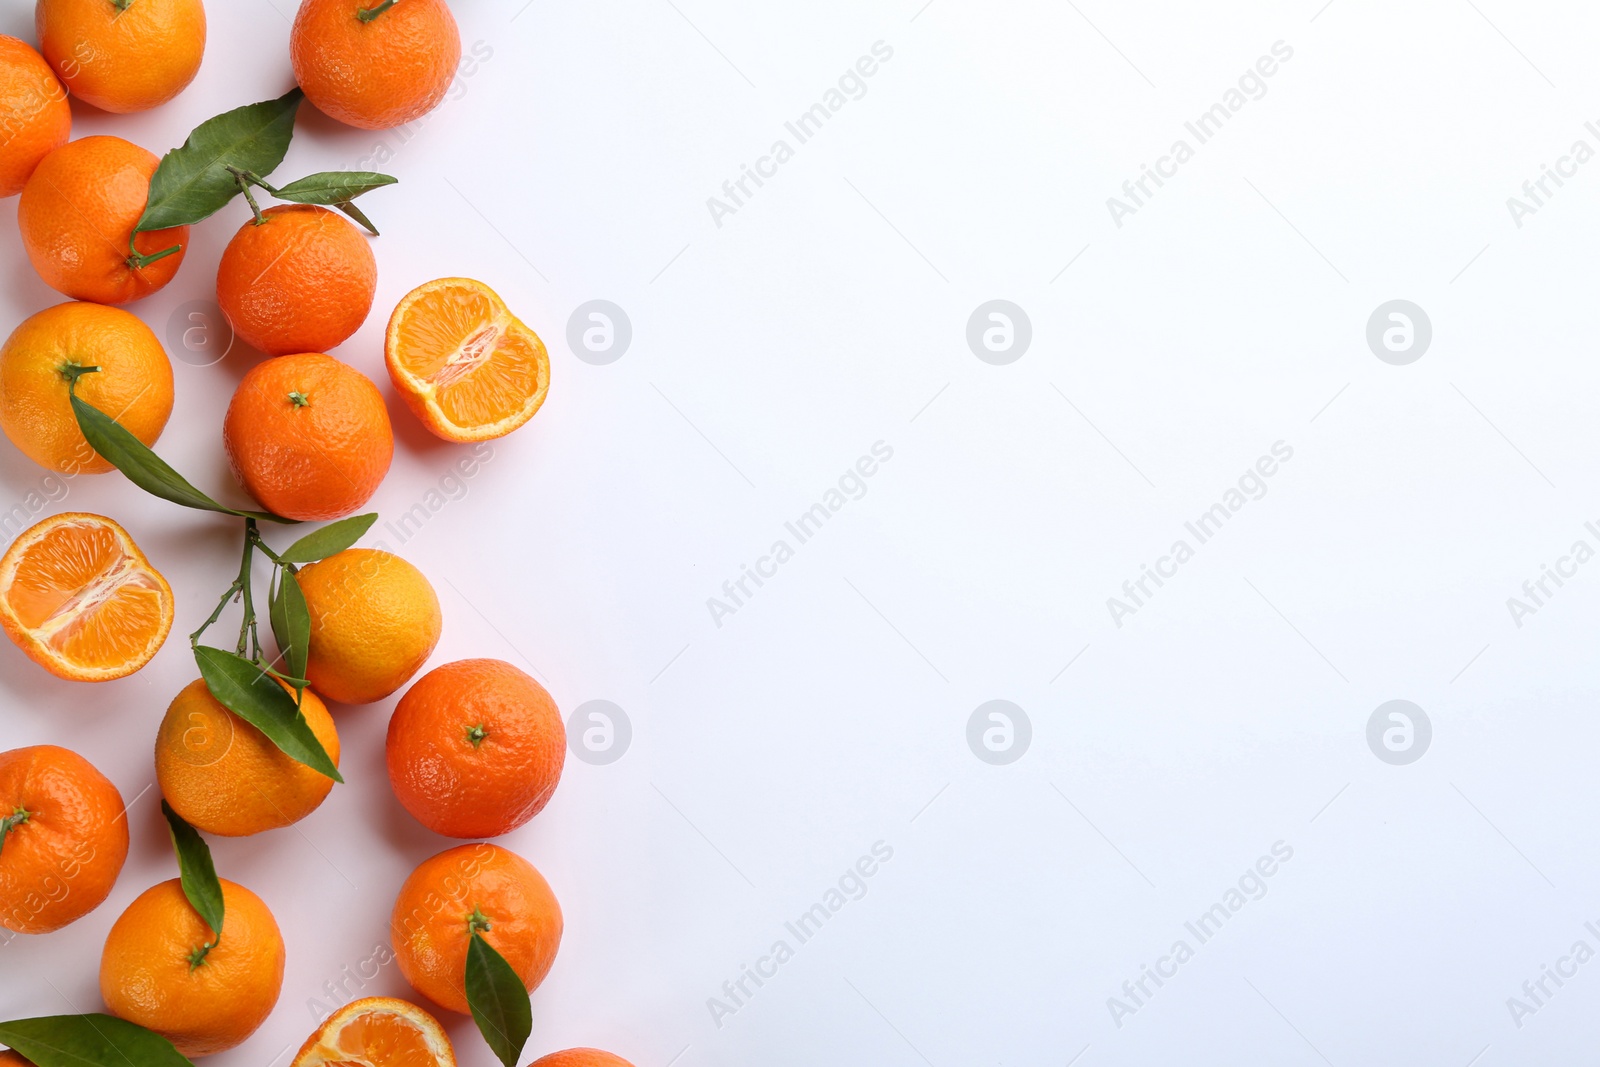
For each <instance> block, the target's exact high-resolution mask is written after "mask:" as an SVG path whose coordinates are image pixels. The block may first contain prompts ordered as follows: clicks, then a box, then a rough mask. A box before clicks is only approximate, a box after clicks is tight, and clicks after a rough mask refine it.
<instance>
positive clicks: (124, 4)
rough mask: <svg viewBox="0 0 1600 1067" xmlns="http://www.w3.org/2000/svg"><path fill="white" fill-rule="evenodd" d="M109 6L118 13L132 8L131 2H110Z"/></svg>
mask: <svg viewBox="0 0 1600 1067" xmlns="http://www.w3.org/2000/svg"><path fill="white" fill-rule="evenodd" d="M111 6H112V7H114V8H116V9H117V10H118V11H126V10H128V8H130V7H132V6H133V0H111Z"/></svg>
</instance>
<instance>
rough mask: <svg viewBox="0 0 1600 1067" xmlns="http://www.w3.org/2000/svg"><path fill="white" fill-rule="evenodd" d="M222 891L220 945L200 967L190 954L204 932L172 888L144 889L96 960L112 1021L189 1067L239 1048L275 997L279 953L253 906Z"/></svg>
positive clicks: (264, 917) (261, 911)
mask: <svg viewBox="0 0 1600 1067" xmlns="http://www.w3.org/2000/svg"><path fill="white" fill-rule="evenodd" d="M221 882H222V907H223V912H224V915H223V918H222V932H223V937H222V940H221V941H220V942H219V943H218V944H217V947H216V948H213V949H212V950H211V951H210V952H209V953H208V954H207V955H206V958H205V961H204V962H202V963H201V964H200V966H198V967H195V968H193V969H192V970H191V969H190V967H189V954H190V953H191V952H192V951H193V950H194V949H196V948H198V947H200V946H201V945H205V944H209V943H210V942H211V940H212V937H213V935H212V932H211V928H210V927H209V926H207V925H206V924H205V920H204V919H202V918H200V915H199V913H198V912H196V911H195V910H194V908H193V907H191V906H190V904H189V901H188V899H187V898H185V897H184V895H183V887H182V885H181V884H180V883H179V881H178V879H176V878H174V879H172V881H170V882H162V883H161V884H159V885H155V886H151V887H150V888H149V889H147V890H145V891H144V892H143V893H141V894H140V895H139V896H138V898H136V899H135V900H134V902H133V903H132V904H129V905H128V910H127V911H125V912H123V913H122V916H121V917H120V918H119V919H117V921H116V923H115V924H113V925H112V927H111V933H110V934H109V935H108V936H107V937H106V947H105V951H104V952H103V953H102V954H101V956H100V997H101V999H103V1000H104V1001H105V1002H106V1008H107V1010H109V1011H110V1012H111V1014H112V1015H115V1016H117V1017H118V1018H120V1019H126V1020H127V1021H128V1022H130V1023H135V1024H137V1025H139V1026H143V1027H144V1028H145V1029H147V1030H154V1031H155V1032H156V1033H158V1034H160V1035H161V1036H162V1037H164V1038H166V1039H167V1040H168V1041H171V1042H172V1043H173V1044H174V1045H176V1046H177V1048H178V1051H179V1052H181V1053H183V1054H184V1055H185V1056H188V1057H190V1058H191V1059H193V1058H196V1057H199V1056H210V1055H213V1054H215V1053H218V1052H224V1051H226V1050H228V1049H230V1048H233V1047H234V1046H235V1045H238V1044H241V1043H242V1042H243V1041H244V1040H245V1039H246V1038H247V1037H249V1036H250V1035H251V1034H253V1033H255V1031H256V1029H257V1027H259V1026H260V1025H261V1024H262V1023H263V1022H265V1021H266V1019H267V1016H268V1015H270V1014H271V1013H272V1009H273V1006H274V1005H276V1004H277V1003H278V994H279V993H280V992H281V991H282V989H283V967H284V956H285V954H284V947H283V935H282V934H280V933H279V932H278V923H277V921H276V920H275V919H273V917H272V912H270V911H268V910H267V906H266V904H265V903H263V902H262V900H261V898H260V897H258V896H256V895H255V894H254V893H252V892H250V890H248V889H246V888H244V887H243V886H241V885H235V884H234V883H233V882H230V881H228V880H227V879H226V878H224V879H221Z"/></svg>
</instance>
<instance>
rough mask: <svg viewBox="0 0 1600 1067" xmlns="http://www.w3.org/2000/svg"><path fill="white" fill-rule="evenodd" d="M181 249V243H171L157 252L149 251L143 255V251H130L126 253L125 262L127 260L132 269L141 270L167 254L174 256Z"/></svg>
mask: <svg viewBox="0 0 1600 1067" xmlns="http://www.w3.org/2000/svg"><path fill="white" fill-rule="evenodd" d="M182 251H183V246H182V245H173V246H172V247H171V248H163V249H162V250H161V251H159V252H151V253H150V254H149V255H144V254H143V253H140V252H131V251H130V252H129V253H128V258H127V260H126V262H127V264H128V266H129V267H132V268H133V269H134V270H143V269H144V268H146V267H148V266H149V265H150V264H152V263H156V262H159V261H160V260H163V259H166V258H167V257H168V256H175V255H177V254H178V253H179V252H182Z"/></svg>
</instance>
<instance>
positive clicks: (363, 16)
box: [130, 0, 398, 22]
mask: <svg viewBox="0 0 1600 1067" xmlns="http://www.w3.org/2000/svg"><path fill="white" fill-rule="evenodd" d="M130 2H131V0H130ZM397 2H398V0H383V3H381V4H379V5H378V6H377V7H363V8H361V9H359V10H358V11H356V18H358V19H360V20H361V21H362V22H371V21H372V20H373V19H375V18H377V17H378V16H379V15H381V14H383V13H384V12H385V11H387V10H389V9H390V8H391V7H393V6H394V5H395V4H396V3H397Z"/></svg>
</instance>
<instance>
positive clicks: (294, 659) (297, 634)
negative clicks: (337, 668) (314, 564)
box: [268, 567, 311, 689]
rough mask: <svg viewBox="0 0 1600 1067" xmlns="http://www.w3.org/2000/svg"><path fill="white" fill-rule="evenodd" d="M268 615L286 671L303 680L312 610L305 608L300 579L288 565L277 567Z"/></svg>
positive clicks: (298, 679)
mask: <svg viewBox="0 0 1600 1067" xmlns="http://www.w3.org/2000/svg"><path fill="white" fill-rule="evenodd" d="M268 616H269V617H270V618H271V620H272V636H273V637H275V638H277V640H278V651H279V652H282V653H283V665H284V668H285V670H286V673H288V674H291V675H293V676H294V678H295V679H296V681H300V680H303V679H304V678H305V676H306V656H307V653H308V651H309V649H310V646H311V612H310V611H309V610H308V609H307V608H306V597H305V594H304V593H302V592H301V591H300V582H299V580H298V579H296V578H295V576H294V572H293V571H291V570H290V569H289V568H287V567H279V568H278V575H277V582H276V583H275V584H274V586H273V589H272V600H271V603H270V604H269V605H268ZM297 688H301V689H303V688H305V687H304V686H297Z"/></svg>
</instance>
